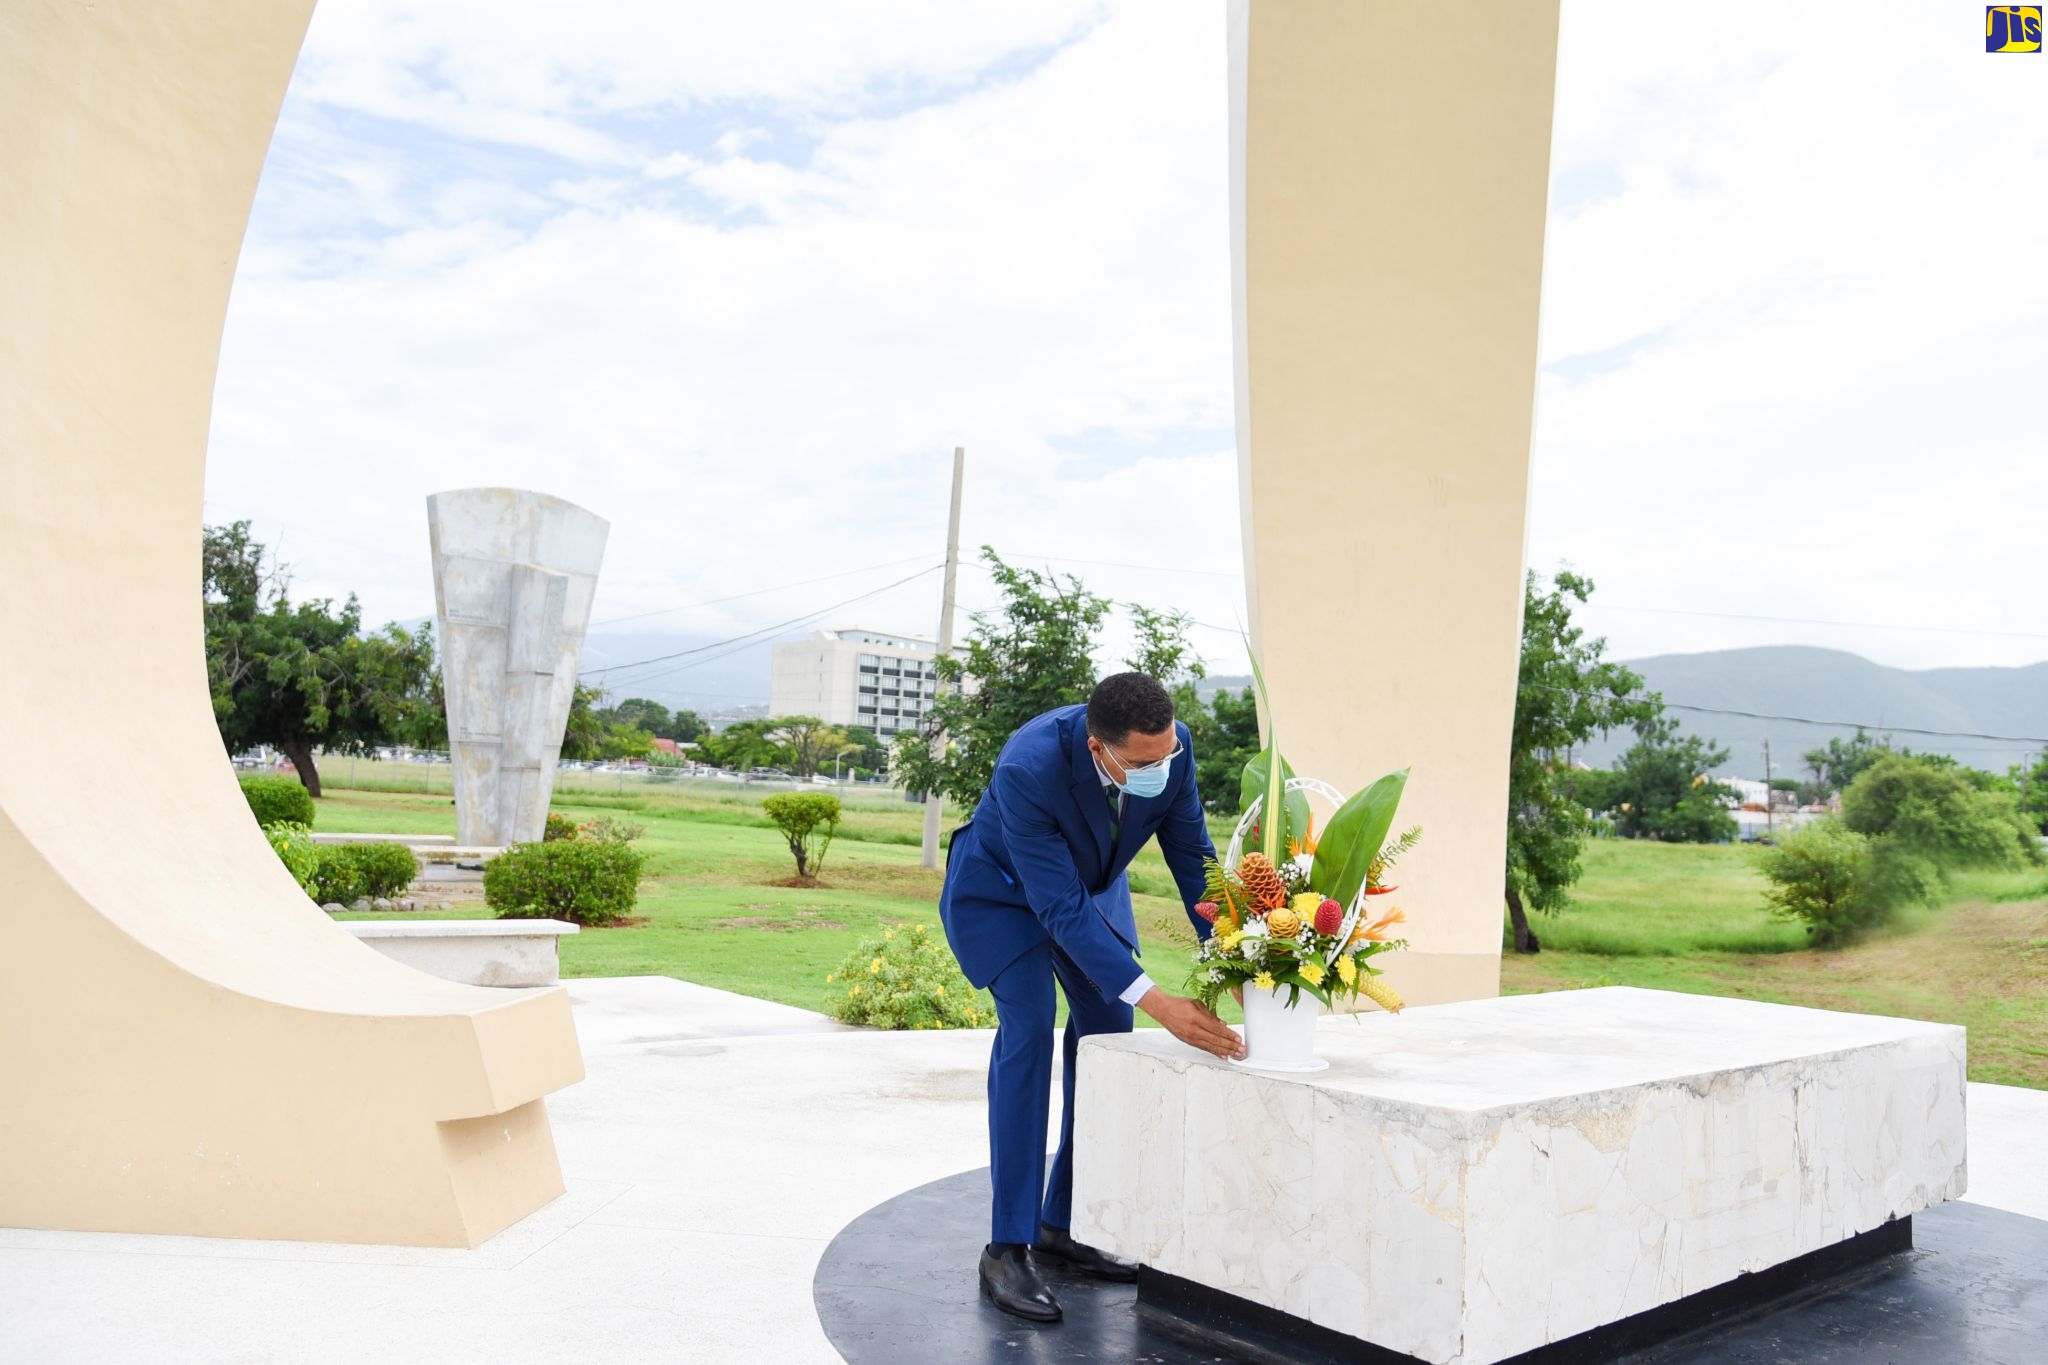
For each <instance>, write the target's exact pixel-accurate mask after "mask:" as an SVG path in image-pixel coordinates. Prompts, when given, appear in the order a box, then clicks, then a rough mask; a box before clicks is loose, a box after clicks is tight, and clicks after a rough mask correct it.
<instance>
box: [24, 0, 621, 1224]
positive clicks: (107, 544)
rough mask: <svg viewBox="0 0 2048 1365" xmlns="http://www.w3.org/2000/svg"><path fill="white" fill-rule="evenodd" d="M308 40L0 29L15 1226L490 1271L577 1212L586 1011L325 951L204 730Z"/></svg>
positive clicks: (246, 18)
mask: <svg viewBox="0 0 2048 1365" xmlns="http://www.w3.org/2000/svg"><path fill="white" fill-rule="evenodd" d="M311 8H312V6H311V4H310V0H111V2H103V3H100V4H97V5H85V4H77V3H69V2H68V0H5V2H4V3H0V129H5V135H4V136H0V185H5V186H6V192H5V194H0V487H4V490H5V491H4V495H0V641H4V642H5V644H4V645H0V650H4V652H0V1224H7V1225H13V1226H18V1227H43V1228H74V1229H88V1230H108V1231H131V1232H176V1233H197V1234H211V1235H219V1236H237V1237H270V1238H297V1239H310V1240H331V1241H353V1242H366V1241H367V1242H397V1243H410V1244H420V1245H446V1246H473V1245H475V1244H477V1243H478V1242H480V1241H482V1240H483V1239H485V1238H486V1237H488V1236H490V1235H491V1234H492V1233H494V1232H496V1231H498V1230H499V1229H500V1228H503V1227H504V1226H506V1225H507V1224H509V1223H511V1222H513V1221H514V1220H516V1219H518V1218H520V1217H521V1216H523V1215H525V1214H526V1213H528V1212H530V1211H531V1210H532V1209H534V1208H536V1207H538V1206H539V1205H541V1204H543V1203H545V1202H547V1201H548V1200H550V1199H552V1198H554V1197H555V1196H556V1195H558V1194H559V1193H560V1192H561V1190H562V1180H561V1173H560V1169H559V1167H558V1165H557V1162H556V1159H555V1151H554V1145H553V1139H552V1136H551V1133H550V1131H549V1126H548V1118H547V1111H546V1109H545V1107H544V1102H543V1100H542V1096H544V1095H546V1094H547V1093H549V1092H550V1091H553V1090H556V1089H559V1088H560V1087H562V1086H564V1085H567V1084H570V1083H572V1082H574V1081H576V1080H578V1079H580V1078H581V1076H582V1074H583V1066H582V1058H581V1055H580V1053H579V1051H578V1049H577V1045H576V1036H575V1031H574V1026H573V1024H572V1023H571V1020H570V1015H569V1004H568V997H567V995H566V994H565V993H564V992H563V991H561V990H559V989H557V990H544V991H534V992H522V993H518V994H510V993H507V992H502V991H493V990H488V989H483V988H478V987H470V986H460V985H456V984H454V983H451V982H445V981H441V980H438V979H436V978H433V977H429V976H426V975H424V974H422V973H420V972H417V971H414V970H412V969H411V968H408V967H404V966H401V965H399V964H398V963H396V962H393V961H391V960H390V959H388V958H385V957H383V956H381V955H380V954H378V953H377V952H375V951H374V950H372V949H370V948H368V947H366V946H364V945H363V944H361V943H359V942H357V941H356V940H355V939H354V938H353V937H351V936H350V935H349V934H348V933H347V932H346V931H344V930H343V929H341V928H340V927H339V926H337V925H335V924H334V923H332V922H331V921H329V919H328V918H327V916H326V915H325V914H323V913H322V912H321V911H320V910H319V909H318V907H316V906H314V905H313V904H312V903H311V902H310V901H309V900H308V899H307V898H306V897H305V895H304V894H303V893H301V892H300V891H299V889H298V888H297V887H296V886H295V885H294V884H293V883H292V881H291V879H290V877H289V876H287V875H286V873H285V872H284V870H283V868H282V867H281V866H279V864H278V861H277V859H276V857H275V856H273V855H272V853H271V851H270V849H269V846H268V845H267V844H266V843H265V841H264V839H263V837H262V835H261V834H260V832H259V831H258V830H257V829H256V826H255V824H254V822H253V821H252V820H251V819H250V818H249V812H248V808H247V806H246V805H245V804H244V803H243V801H242V798H241V795H240V793H239V792H238V791H237V790H236V786H235V781H234V777H233V774H232V772H231V770H230V769H229V766H228V763H227V760H226V755H225V754H224V753H223V752H222V749H221V743H220V738H219V735H218V733H217V732H216V730H215V728H214V724H213V716H212V711H211V708H210V705H209V702H208V696H207V688H206V674H205V660H204V654H203V648H202V640H201V624H200V603H199V594H198V592H197V588H198V584H199V571H200V570H199V531H200V525H201V516H202V512H201V504H200V493H201V484H202V477H203V473H204V463H205V453H206V438H207V424H208V412H209V408H210V405H211V397H212V389H213V374H214V364H215V360H216V357H217V353H218V348H219V342H220V334H221V324H222V319H223V317H224V315H225V310H226V307H227V299H228V288H229V284H230V282H231V280H232V278H233V274H234V267H235V257H236V253H237V250H238V249H239V246H240V242H241V237H242V231H243V226H244V224H245V222H246V220H247V217H248V212H249V204H250V200H251V197H252V195H253V193H254V191H255V187H256V179H257V174H258V172H259V170H260V169H261V167H262V163H263V156H264V152H265V148H266V146H267V144H268V141H269V136H270V129H271V126H272V123H273V121H274V120H275V118H276V115H277V109H278V104H279V102H280V100H281V99H282V97H283V94H284V90H285V85H286V82H287V80H288V78H289V77H290V75H291V70H292V63H293V60H294V58H295V56H296V54H297V52H298V47H299V42H300V40H301V38H302V37H303V35H304V30H305V25H306V21H307V18H308V16H309V14H310V11H311ZM88 740H92V741H103V742H104V749H103V754H104V756H106V757H107V759H108V760H109V761H104V762H84V761H81V759H80V752H81V744H82V743H83V742H85V741H88Z"/></svg>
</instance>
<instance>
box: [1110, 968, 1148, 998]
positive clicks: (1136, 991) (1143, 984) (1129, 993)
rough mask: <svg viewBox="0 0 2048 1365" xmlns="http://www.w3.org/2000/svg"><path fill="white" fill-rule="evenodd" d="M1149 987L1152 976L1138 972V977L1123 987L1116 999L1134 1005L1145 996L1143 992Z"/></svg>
mask: <svg viewBox="0 0 2048 1365" xmlns="http://www.w3.org/2000/svg"><path fill="white" fill-rule="evenodd" d="M1151 989H1152V978H1151V977H1149V976H1147V975H1145V973H1143V972H1139V973H1138V979H1137V980H1136V981H1133V982H1132V983H1131V984H1130V985H1128V986H1126V987H1124V993H1123V994H1122V995H1119V996H1118V997H1117V999H1119V1000H1121V1001H1123V1002H1124V1003H1125V1004H1126V1005H1135V1004H1137V1003H1138V1002H1139V1001H1140V1000H1143V999H1144V998H1145V992H1146V991H1149V990H1151Z"/></svg>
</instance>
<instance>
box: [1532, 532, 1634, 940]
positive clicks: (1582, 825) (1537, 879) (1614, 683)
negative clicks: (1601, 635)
mask: <svg viewBox="0 0 2048 1365" xmlns="http://www.w3.org/2000/svg"><path fill="white" fill-rule="evenodd" d="M1592 592H1593V580H1592V579H1590V578H1583V577H1581V576H1579V575H1578V574H1575V573H1571V572H1570V571H1560V572H1559V573H1558V575H1557V577H1556V579H1555V581H1554V582H1553V585H1552V587H1551V589H1550V591H1548V592H1538V591H1537V578H1536V575H1535V574H1534V573H1531V574H1529V576H1528V578H1527V580H1526V581H1525V583H1524V584H1523V596H1522V661H1521V673H1520V676H1519V679H1518V681H1517V684H1516V687H1515V725H1514V732H1513V736H1512V738H1511V740H1510V742H1509V746H1508V847H1507V886H1506V890H1507V906H1508V918H1509V920H1510V922H1511V923H1512V924H1513V926H1514V942H1515V951H1516V952H1518V953H1533V952H1536V951H1537V950H1538V949H1539V948H1540V947H1541V946H1542V945H1541V943H1540V942H1539V941H1538V939H1537V937H1536V934H1535V932H1534V931H1533V930H1531V929H1530V927H1529V917H1528V910H1529V909H1530V908H1534V909H1536V910H1538V911H1541V912H1543V913H1545V914H1556V913H1557V912H1558V911H1560V910H1562V909H1563V908H1564V907H1565V906H1566V905H1567V904H1569V903H1570V888H1571V885H1572V883H1573V882H1576V881H1577V880H1578V879H1579V851H1580V850H1581V849H1582V848H1583V847H1584V845H1585V841H1586V833H1587V829H1588V821H1587V818H1586V809H1585V806H1584V805H1582V804H1580V802H1579V801H1578V800H1577V799H1576V797H1575V796H1574V794H1573V784H1572V781H1571V780H1570V774H1571V773H1572V772H1573V770H1572V769H1571V767H1570V766H1569V764H1568V763H1567V762H1566V761H1565V759H1564V754H1565V753H1566V751H1568V750H1569V749H1571V748H1572V747H1573V746H1574V745H1578V744H1583V743H1585V742H1586V741H1587V740H1588V739H1591V738H1592V737H1593V736H1594V735H1595V734H1596V733H1605V732H1607V731H1609V730H1612V729H1615V728H1617V727H1619V726H1622V725H1627V724H1631V723H1634V722H1638V721H1641V720H1644V719H1646V718H1648V717H1649V716H1651V715H1653V714H1655V710H1656V707H1657V705H1658V704H1659V703H1658V702H1657V701H1656V700H1655V699H1654V698H1644V697H1639V696H1637V695H1635V694H1636V692H1637V689H1639V688H1640V687H1641V686H1642V685H1643V680H1642V679H1641V678H1640V677H1638V676H1637V675H1636V674H1635V673H1633V672H1631V671H1629V670H1628V669H1626V668H1623V667H1622V666H1621V665H1619V664H1613V663H1603V662H1602V661H1601V657H1600V656H1601V655H1602V654H1603V653H1605V652H1606V649H1607V642H1606V641H1605V640H1603V639H1592V640H1588V639H1587V638H1586V637H1585V631H1584V630H1583V629H1581V628H1580V627H1578V626H1575V625H1573V624H1572V604H1573V603H1574V602H1579V603H1583V602H1584V601H1585V600H1586V599H1587V598H1588V597H1589V596H1591V595H1592Z"/></svg>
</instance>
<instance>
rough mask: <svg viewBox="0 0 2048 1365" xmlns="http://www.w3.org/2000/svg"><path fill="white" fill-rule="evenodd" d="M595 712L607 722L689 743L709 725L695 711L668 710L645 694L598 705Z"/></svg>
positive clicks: (681, 742)
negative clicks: (602, 706)
mask: <svg viewBox="0 0 2048 1365" xmlns="http://www.w3.org/2000/svg"><path fill="white" fill-rule="evenodd" d="M598 714H599V716H600V717H601V718H602V719H603V720H604V722H605V723H606V724H608V725H630V726H633V727H635V728H636V729H640V730H645V731H646V732H647V733H648V736H649V737H650V738H654V739H672V740H674V741H675V742H676V743H678V744H686V743H689V742H690V741H692V740H695V739H696V738H697V736H699V735H701V734H703V733H704V731H705V730H707V729H708V728H710V727H708V726H707V725H705V724H704V718H703V717H702V716H700V715H698V714H697V713H696V712H695V711H676V712H673V713H671V712H670V711H669V709H668V708H667V707H666V706H663V705H662V704H661V703H660V702H658V701H650V700H648V699H647V698H646V697H628V698H626V699H625V700H624V701H622V702H620V703H619V704H618V705H617V706H608V707H604V708H601V709H600V711H599V713H598Z"/></svg>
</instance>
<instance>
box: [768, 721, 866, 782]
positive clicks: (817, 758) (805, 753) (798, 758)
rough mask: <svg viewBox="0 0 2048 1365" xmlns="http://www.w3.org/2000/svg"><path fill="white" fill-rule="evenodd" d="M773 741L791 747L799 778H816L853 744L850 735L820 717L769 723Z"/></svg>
mask: <svg viewBox="0 0 2048 1365" xmlns="http://www.w3.org/2000/svg"><path fill="white" fill-rule="evenodd" d="M767 727H768V728H767V734H768V736H769V738H771V739H773V740H775V741H776V742H777V743H780V744H783V745H785V746H787V747H788V749H789V755H790V762H791V764H792V765H793V766H794V767H795V769H796V775H797V776H798V777H802V778H811V777H815V776H817V774H818V770H819V769H820V768H822V767H824V766H825V765H826V764H827V763H830V762H831V761H832V759H833V756H834V755H836V754H838V753H839V751H840V750H842V749H844V748H846V747H847V746H848V744H849V742H850V741H848V739H847V738H846V731H844V730H842V729H840V728H839V727H838V726H836V725H827V724H825V722H824V721H822V720H819V719H818V718H817V717H816V716H781V717H778V718H776V719H774V720H771V721H769V722H768V723H767Z"/></svg>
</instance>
